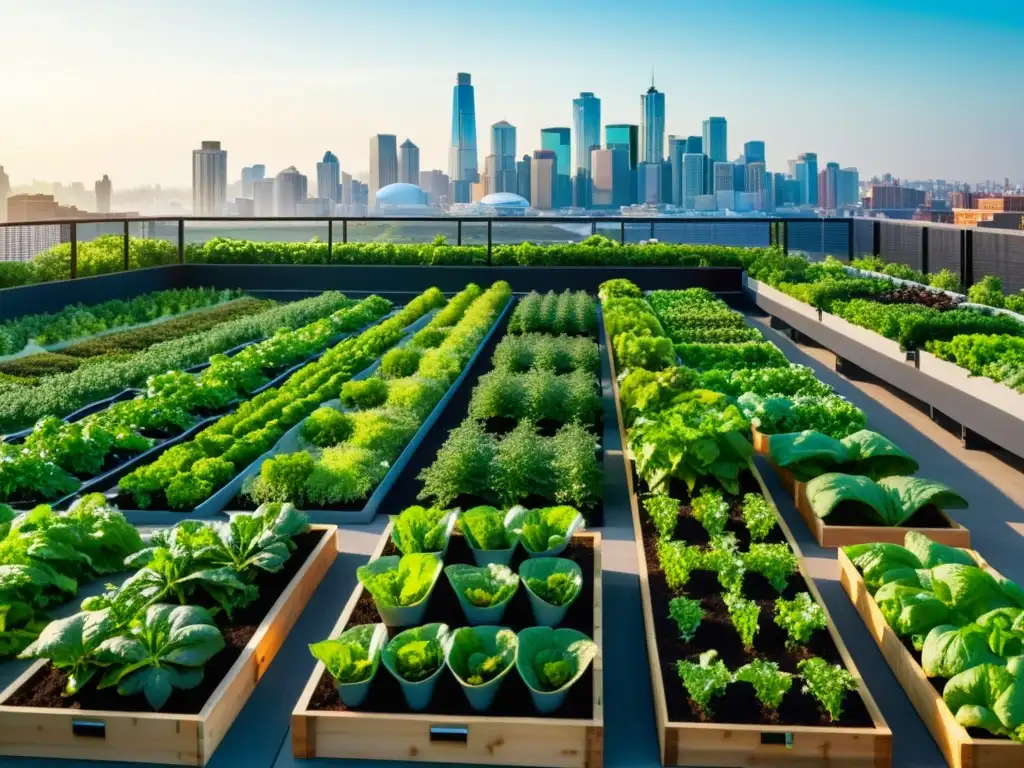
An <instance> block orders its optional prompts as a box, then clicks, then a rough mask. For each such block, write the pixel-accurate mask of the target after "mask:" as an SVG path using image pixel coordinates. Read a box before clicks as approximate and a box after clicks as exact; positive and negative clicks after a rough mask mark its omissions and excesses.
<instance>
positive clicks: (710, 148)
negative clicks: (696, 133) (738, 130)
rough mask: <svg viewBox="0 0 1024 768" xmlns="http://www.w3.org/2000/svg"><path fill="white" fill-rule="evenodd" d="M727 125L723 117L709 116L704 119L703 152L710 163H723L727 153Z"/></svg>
mask: <svg viewBox="0 0 1024 768" xmlns="http://www.w3.org/2000/svg"><path fill="white" fill-rule="evenodd" d="M727 130H728V126H727V125H726V122H725V118H724V117H709V118H708V119H707V120H705V121H704V137H703V141H702V144H703V145H704V154H705V155H707V156H708V157H709V158H710V159H711V162H712V163H724V162H725V159H726V155H727V154H728V143H729V142H728V133H727Z"/></svg>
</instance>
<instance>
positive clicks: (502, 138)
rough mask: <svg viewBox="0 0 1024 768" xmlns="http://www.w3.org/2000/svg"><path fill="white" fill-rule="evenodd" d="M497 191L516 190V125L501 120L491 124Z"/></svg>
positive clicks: (494, 184) (493, 182) (495, 188)
mask: <svg viewBox="0 0 1024 768" xmlns="http://www.w3.org/2000/svg"><path fill="white" fill-rule="evenodd" d="M491 154H492V155H494V161H495V166H494V178H493V179H492V185H493V187H494V191H495V192H511V193H513V194H515V192H516V127H515V126H514V125H510V124H509V123H507V122H505V121H504V120H501V121H499V122H497V123H495V124H494V125H492V126H491Z"/></svg>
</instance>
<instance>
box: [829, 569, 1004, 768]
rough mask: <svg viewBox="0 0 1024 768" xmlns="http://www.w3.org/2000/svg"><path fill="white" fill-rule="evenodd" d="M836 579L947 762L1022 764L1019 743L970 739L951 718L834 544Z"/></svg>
mask: <svg viewBox="0 0 1024 768" xmlns="http://www.w3.org/2000/svg"><path fill="white" fill-rule="evenodd" d="M968 552H969V554H970V555H971V556H972V557H973V558H974V559H975V560H976V561H977V563H978V565H979V566H980V567H981V568H983V569H984V570H986V571H988V572H989V573H991V574H992V575H993V576H1000V574H999V572H998V571H996V570H995V569H994V568H992V567H991V566H990V565H989V564H988V563H987V562H985V560H984V558H982V557H981V556H980V555H979V554H978V553H977V552H974V551H973V550H968ZM839 581H840V583H841V584H842V585H843V590H844V591H845V592H846V594H847V596H848V597H849V598H850V602H851V603H853V606H854V608H856V609H857V613H858V614H860V617H861V620H862V621H863V622H864V626H865V627H867V630H868V634H870V635H871V638H872V639H873V640H874V641H875V644H876V645H877V646H878V649H879V651H881V653H882V656H883V657H884V658H885V661H886V663H887V664H888V665H889V668H890V669H891V670H892V673H893V675H894V676H895V677H896V680H897V681H898V682H899V684H900V686H901V687H902V688H903V690H904V692H905V693H906V694H907V698H908V699H910V703H911V704H913V705H914V709H916V710H917V714H918V716H919V717H920V718H921V720H923V721H924V724H925V725H926V726H927V727H928V730H929V732H931V734H932V738H934V739H935V743H936V744H937V745H938V747H939V750H940V751H941V752H942V754H943V756H944V757H945V758H946V762H947V763H948V764H949V765H950V767H951V768H1000V767H1002V766H1011V765H1015V766H1016V765H1022V764H1024V745H1021V744H1015V743H1014V742H1012V741H1008V740H1005V739H975V738H973V737H972V736H971V735H970V734H968V733H967V729H965V728H964V727H963V726H962V725H960V724H959V723H958V722H957V721H956V717H954V716H953V713H952V711H951V710H950V709H949V707H947V706H946V702H945V701H944V700H943V698H942V694H940V693H939V692H938V691H937V690H935V687H934V686H933V685H932V684H931V683H930V682H929V681H928V677H927V676H926V675H925V673H924V669H922V668H921V665H920V664H918V663H917V660H916V659H915V658H914V657H913V655H912V654H911V653H910V651H908V650H907V649H906V647H905V646H904V645H903V642H902V641H901V640H900V638H899V637H898V636H897V635H896V633H895V632H893V631H892V628H891V627H890V626H889V624H888V622H886V620H885V617H884V616H883V615H882V612H881V610H880V609H879V607H878V604H877V603H875V600H874V598H873V597H872V596H871V593H870V592H869V591H868V588H867V585H866V584H865V583H864V578H863V576H861V573H860V571H859V570H857V567H856V566H855V565H854V564H853V561H851V560H850V558H849V557H847V556H846V553H845V552H844V551H843V550H842V549H840V550H839Z"/></svg>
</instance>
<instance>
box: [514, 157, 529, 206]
mask: <svg viewBox="0 0 1024 768" xmlns="http://www.w3.org/2000/svg"><path fill="white" fill-rule="evenodd" d="M530 165H531V161H530V156H529V155H523V159H522V160H520V161H519V162H517V163H516V194H517V195H519V196H520V197H521V198H523V199H524V200H526V201H527V202H529V201H530V200H532V199H533V188H532V187H533V184H532V183H531V173H530Z"/></svg>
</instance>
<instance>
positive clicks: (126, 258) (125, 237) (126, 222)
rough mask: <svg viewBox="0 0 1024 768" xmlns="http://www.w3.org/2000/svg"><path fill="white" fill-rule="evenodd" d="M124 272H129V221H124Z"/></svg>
mask: <svg viewBox="0 0 1024 768" xmlns="http://www.w3.org/2000/svg"><path fill="white" fill-rule="evenodd" d="M124 271H125V272H127V271H128V219H125V220H124Z"/></svg>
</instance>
